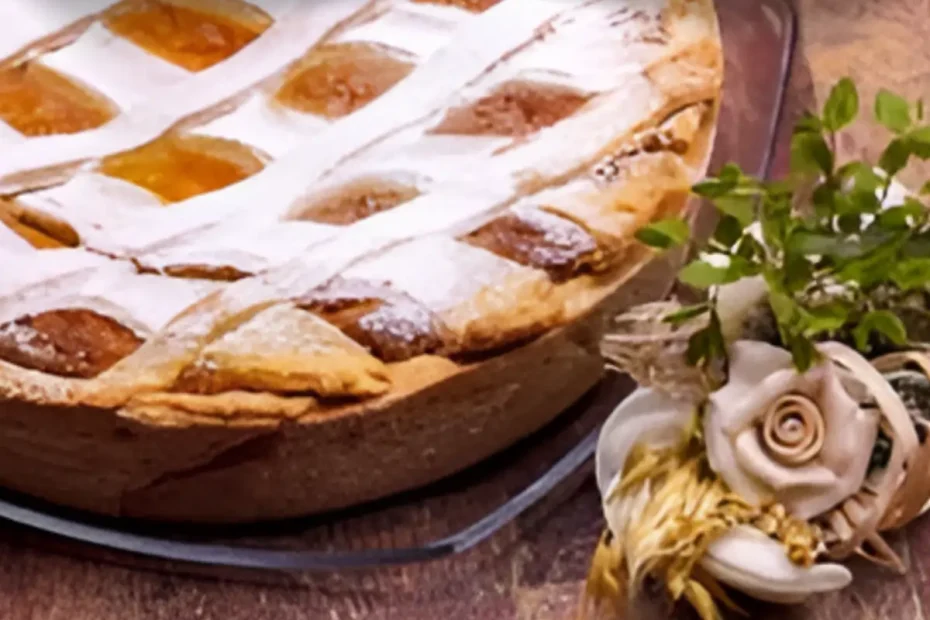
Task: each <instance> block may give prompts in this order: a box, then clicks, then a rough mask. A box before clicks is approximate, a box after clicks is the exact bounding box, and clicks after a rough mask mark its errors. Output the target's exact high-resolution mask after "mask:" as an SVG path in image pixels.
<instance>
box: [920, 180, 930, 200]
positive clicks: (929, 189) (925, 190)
mask: <svg viewBox="0 0 930 620" xmlns="http://www.w3.org/2000/svg"><path fill="white" fill-rule="evenodd" d="M920 195H921V196H930V181H927V182H926V183H924V186H923V187H921V188H920Z"/></svg>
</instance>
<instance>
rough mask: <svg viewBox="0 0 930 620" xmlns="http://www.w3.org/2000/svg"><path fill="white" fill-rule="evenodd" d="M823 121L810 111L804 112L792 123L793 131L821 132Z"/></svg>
mask: <svg viewBox="0 0 930 620" xmlns="http://www.w3.org/2000/svg"><path fill="white" fill-rule="evenodd" d="M822 132H823V121H821V120H820V118H819V117H818V116H816V115H814V114H812V113H811V112H806V113H805V114H804V115H803V116H802V117H801V118H800V119H798V122H797V123H795V125H794V133H822Z"/></svg>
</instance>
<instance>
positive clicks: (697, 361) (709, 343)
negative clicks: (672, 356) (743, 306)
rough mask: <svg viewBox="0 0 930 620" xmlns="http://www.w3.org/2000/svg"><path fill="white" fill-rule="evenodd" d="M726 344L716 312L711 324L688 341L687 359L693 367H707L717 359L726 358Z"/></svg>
mask: <svg viewBox="0 0 930 620" xmlns="http://www.w3.org/2000/svg"><path fill="white" fill-rule="evenodd" d="M726 354H727V350H726V342H725V341H724V338H723V331H722V329H721V326H720V317H719V315H718V314H717V312H716V310H712V311H711V313H710V322H709V323H708V325H707V327H705V328H704V329H702V330H700V331H697V332H695V333H694V334H693V335H692V336H691V338H690V340H688V351H687V352H686V354H685V355H686V358H687V361H688V363H689V364H691V365H692V366H706V365H707V364H709V363H710V362H712V361H713V360H715V359H723V358H725V357H726Z"/></svg>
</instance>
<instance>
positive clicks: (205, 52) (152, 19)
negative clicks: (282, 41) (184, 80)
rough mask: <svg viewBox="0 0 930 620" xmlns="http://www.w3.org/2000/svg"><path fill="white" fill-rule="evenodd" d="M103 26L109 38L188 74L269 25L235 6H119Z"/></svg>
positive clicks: (216, 1) (150, 1)
mask: <svg viewBox="0 0 930 620" xmlns="http://www.w3.org/2000/svg"><path fill="white" fill-rule="evenodd" d="M103 21H104V25H106V27H107V28H109V29H110V31H112V32H113V33H115V34H117V35H119V36H121V37H123V38H126V39H128V40H130V41H132V42H133V43H135V44H136V45H138V46H139V47H142V48H143V49H145V50H147V51H148V52H151V53H152V54H154V55H156V56H159V57H160V58H163V59H165V60H167V61H168V62H171V63H173V64H175V65H178V66H180V67H183V68H185V69H187V70H189V71H201V70H203V69H207V68H209V67H212V66H213V65H215V64H217V63H219V62H222V61H223V60H226V59H227V58H229V57H231V56H232V55H233V54H235V53H236V52H238V51H239V50H241V49H242V48H244V47H245V46H246V45H248V44H249V43H251V42H252V41H254V40H255V39H256V38H258V37H259V36H260V35H261V34H262V33H263V32H264V31H265V30H267V29H268V28H269V27H270V26H271V24H272V19H271V17H269V16H268V15H267V14H266V13H264V12H263V11H261V10H259V9H258V8H256V7H254V6H252V5H249V4H246V3H244V2H241V1H239V0H222V1H220V0H210V1H200V2H183V3H182V2H179V1H177V0H175V1H170V0H124V2H121V3H119V4H118V5H116V6H115V7H113V8H112V9H111V10H110V11H109V13H108V14H107V15H106V16H105V18H104V20H103Z"/></svg>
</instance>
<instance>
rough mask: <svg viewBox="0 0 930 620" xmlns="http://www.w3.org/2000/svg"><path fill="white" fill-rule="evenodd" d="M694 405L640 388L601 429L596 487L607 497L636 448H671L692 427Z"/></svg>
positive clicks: (597, 453) (596, 464) (596, 462)
mask: <svg viewBox="0 0 930 620" xmlns="http://www.w3.org/2000/svg"><path fill="white" fill-rule="evenodd" d="M693 415H694V405H693V404H691V403H685V402H681V401H678V400H674V399H672V398H670V397H668V396H666V395H665V394H663V393H662V392H659V391H658V390H653V389H651V388H639V389H638V390H636V391H635V392H633V393H632V394H630V396H629V397H627V398H626V399H625V400H624V401H623V402H622V403H620V404H619V405H618V406H617V408H616V409H614V411H613V413H611V414H610V417H609V418H607V421H606V422H605V423H604V426H603V428H602V429H601V434H600V437H599V438H598V441H597V451H596V453H595V471H596V473H597V486H598V488H599V489H600V491H601V495H602V496H603V497H607V496H608V495H609V493H610V491H611V490H612V489H613V486H614V485H615V484H616V482H617V481H618V480H619V475H620V474H621V473H622V471H623V466H624V464H625V463H626V459H627V457H628V456H629V454H630V450H632V449H633V446H635V445H637V444H648V445H649V446H652V447H655V448H665V447H671V446H672V445H674V444H675V442H677V441H680V440H681V438H682V432H683V431H684V430H685V429H686V428H687V427H688V424H690V423H691V420H692V416H693Z"/></svg>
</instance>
